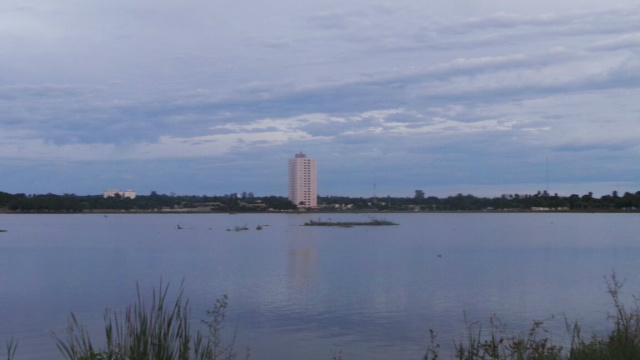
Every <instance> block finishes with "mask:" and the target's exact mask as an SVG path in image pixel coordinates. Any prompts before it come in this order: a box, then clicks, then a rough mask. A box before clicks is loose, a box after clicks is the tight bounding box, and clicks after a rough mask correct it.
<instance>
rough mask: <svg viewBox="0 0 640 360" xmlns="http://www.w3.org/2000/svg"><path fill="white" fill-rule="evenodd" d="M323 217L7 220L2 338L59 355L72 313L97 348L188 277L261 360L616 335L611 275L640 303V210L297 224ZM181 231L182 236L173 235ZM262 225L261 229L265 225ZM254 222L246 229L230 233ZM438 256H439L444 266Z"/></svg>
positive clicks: (413, 352)
mask: <svg viewBox="0 0 640 360" xmlns="http://www.w3.org/2000/svg"><path fill="white" fill-rule="evenodd" d="M318 218H322V219H323V220H329V219H332V220H335V221H338V220H339V221H345V220H366V219H367V218H368V215H360V214H343V215H336V214H322V215H318V214H314V215H279V214H259V215H246V214H239V215H220V214H215V215H209V214H198V215H186V214H185V215H173V214H172V215H168V214H158V215H142V214H140V215H124V214H123V215H108V216H106V217H105V216H104V215H0V229H7V230H8V232H6V233H0V305H1V306H0V343H2V342H4V341H5V340H8V339H10V338H12V337H13V338H17V339H18V340H19V342H20V344H19V348H18V355H19V359H26V360H30V359H45V358H46V359H61V356H60V355H58V352H57V349H56V348H55V344H54V342H53V341H52V339H51V336H50V332H51V331H61V330H63V329H64V327H65V324H66V321H67V316H68V314H69V312H70V311H73V312H74V313H76V314H77V315H78V317H79V318H80V319H81V321H82V322H83V323H84V324H86V325H87V327H88V328H89V329H90V331H91V332H92V333H93V334H94V337H98V338H101V337H102V336H103V334H102V327H101V325H102V323H103V320H102V314H103V312H104V309H105V307H109V308H112V309H115V310H120V309H124V308H125V307H126V305H127V304H129V303H131V302H133V301H134V300H135V286H136V283H139V284H140V286H141V287H142V290H143V292H145V293H149V292H150V291H151V289H152V288H153V287H154V286H155V287H157V285H158V284H159V282H160V280H161V279H162V280H163V281H164V282H169V283H171V284H172V287H173V288H174V289H176V288H178V285H179V283H180V282H181V281H182V280H183V279H184V287H185V292H186V295H187V296H188V297H189V298H190V301H191V304H192V313H193V316H194V318H195V319H201V318H204V314H205V310H206V309H207V308H208V307H210V304H212V303H213V301H214V300H215V299H216V298H217V297H219V296H221V295H223V294H228V295H229V297H230V307H229V309H228V321H229V323H228V327H229V328H230V329H231V330H232V329H234V328H237V334H238V338H239V343H240V344H239V348H240V349H243V348H244V347H245V346H246V345H249V346H250V347H251V358H252V359H264V360H276V359H278V360H279V359H285V360H286V359H312V360H313V359H330V358H331V355H332V354H333V353H334V352H336V351H337V350H338V349H341V351H342V354H343V357H344V358H345V360H354V359H355V360H358V359H368V360H369V359H421V357H422V356H423V355H424V351H425V349H426V345H427V341H426V339H427V333H428V329H430V328H433V329H435V330H436V331H437V333H438V334H439V338H440V342H442V343H443V346H444V347H445V348H447V346H448V345H449V343H450V342H451V339H452V337H457V336H459V334H460V332H461V329H462V328H463V327H464V313H466V316H467V319H468V320H469V321H476V320H482V321H486V320H487V319H488V317H489V316H491V315H492V314H497V315H498V316H499V317H500V319H501V320H502V322H503V323H505V324H506V325H507V326H508V327H509V328H511V329H516V330H519V329H525V328H527V327H528V326H529V325H530V324H531V321H532V320H540V319H546V318H548V317H550V316H551V315H554V316H555V317H556V319H555V320H552V321H549V322H547V323H546V327H547V328H548V329H550V330H552V331H553V334H554V338H557V339H559V340H561V339H562V337H563V336H564V319H563V317H564V316H566V317H568V318H569V319H571V320H579V321H580V322H581V323H582V324H583V325H584V328H585V331H589V330H593V331H603V330H605V329H607V322H606V312H607V311H608V310H609V309H610V306H609V305H610V301H609V298H608V297H607V294H606V284H605V280H604V276H605V275H608V274H611V272H612V271H613V270H615V271H616V272H617V273H618V275H619V277H621V278H626V279H627V282H626V285H625V288H624V290H625V294H632V293H636V294H640V241H639V239H638V233H639V230H640V215H637V214H389V215H384V218H385V219H389V220H392V221H395V222H397V223H399V224H400V225H399V226H388V227H373V228H372V227H354V228H329V227H302V226H300V225H301V224H303V223H304V222H305V221H307V220H309V219H318ZM178 224H179V225H181V226H182V228H183V229H182V230H179V229H178V228H177V225H178ZM258 224H262V225H268V226H265V227H264V228H263V230H262V231H257V230H255V227H256V225H258ZM242 225H247V226H249V227H250V229H251V230H249V231H241V232H235V231H227V228H233V227H235V226H242ZM439 255H440V256H439Z"/></svg>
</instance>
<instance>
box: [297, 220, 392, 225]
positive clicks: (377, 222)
mask: <svg viewBox="0 0 640 360" xmlns="http://www.w3.org/2000/svg"><path fill="white" fill-rule="evenodd" d="M387 225H398V224H396V223H394V222H392V221H388V220H377V219H372V220H369V221H347V222H343V221H321V220H318V221H315V220H309V221H308V222H306V223H304V226H338V227H353V226H387Z"/></svg>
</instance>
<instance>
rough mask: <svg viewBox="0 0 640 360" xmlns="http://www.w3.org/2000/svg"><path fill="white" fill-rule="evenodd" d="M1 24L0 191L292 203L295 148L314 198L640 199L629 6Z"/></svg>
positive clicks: (634, 32)
mask: <svg viewBox="0 0 640 360" xmlns="http://www.w3.org/2000/svg"><path fill="white" fill-rule="evenodd" d="M0 24H2V25H0V47H1V48H2V49H5V52H6V56H2V57H0V67H1V68H2V69H3V71H2V76H0V109H2V111H0V175H1V176H0V191H5V192H9V193H28V194H31V193H37V194H44V193H49V192H51V193H56V194H64V193H76V194H79V195H89V194H101V193H102V192H103V191H104V189H112V188H118V189H135V190H136V192H137V193H138V194H139V195H146V194H149V193H150V192H151V191H156V192H158V193H163V194H169V193H172V192H174V193H177V194H194V195H205V194H206V195H215V194H229V193H241V192H243V191H246V192H253V193H255V194H257V195H267V194H271V195H279V196H285V197H286V196H287V191H288V178H287V165H286V159H288V158H290V156H291V154H295V153H296V152H298V151H299V150H300V149H304V151H305V153H307V154H313V157H314V158H316V159H318V172H319V173H320V174H321V176H320V179H319V181H320V183H321V184H322V186H321V188H320V189H319V191H320V195H345V196H362V197H370V196H373V193H374V184H375V187H376V194H377V195H378V196H379V197H383V196H387V195H391V196H413V192H414V190H416V189H420V190H423V191H424V192H425V194H426V195H427V196H429V195H433V196H449V195H454V194H457V193H465V194H473V195H476V196H499V195H501V194H509V193H520V194H526V193H529V194H531V193H535V192H537V191H540V190H547V188H548V191H549V192H550V193H556V192H557V193H559V194H561V195H569V194H572V193H577V194H585V193H588V192H593V193H594V194H595V195H597V196H602V195H605V194H610V193H611V192H612V191H614V190H616V191H618V192H620V193H624V192H626V191H629V192H635V191H638V190H639V189H640V172H639V171H638V163H639V160H640V146H639V145H638V139H640V126H639V125H638V114H639V113H640V104H639V102H638V100H637V99H639V98H640V60H638V59H640V56H639V55H640V4H638V3H637V2H636V1H634V0H607V1H605V0H566V1H562V2H558V1H550V0H537V1H533V0H524V1H517V2H506V1H501V0H483V1H480V2H478V1H468V0H435V1H430V2H415V1H410V0H396V1H386V0H381V1H374V2H371V1H369V0H342V1H338V0H320V1H315V2H307V1H299V2H284V1H283V0H273V1H270V2H260V1H256V0H248V1H245V2H242V3H238V2H231V1H222V2H211V1H202V0H194V1H192V2H190V3H189V6H187V7H185V6H184V5H183V4H179V3H171V2H153V3H147V2H130V1H122V0H114V1H109V2H101V3H88V2H85V1H80V0H69V1H67V2H65V3H57V2H51V1H44V0H33V1H29V3H28V4H25V3H24V2H23V1H18V0H7V1H5V2H3V6H2V8H1V9H0ZM547 159H548V162H547ZM547 164H548V165H547ZM547 169H548V170H547ZM547 174H548V175H547ZM547 184H548V185H547Z"/></svg>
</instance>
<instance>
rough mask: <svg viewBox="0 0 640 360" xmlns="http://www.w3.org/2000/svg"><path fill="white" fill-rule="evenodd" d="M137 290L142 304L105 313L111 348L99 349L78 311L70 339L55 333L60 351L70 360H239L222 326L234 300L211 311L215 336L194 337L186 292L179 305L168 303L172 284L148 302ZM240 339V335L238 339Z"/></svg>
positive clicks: (219, 302) (70, 326) (71, 323)
mask: <svg viewBox="0 0 640 360" xmlns="http://www.w3.org/2000/svg"><path fill="white" fill-rule="evenodd" d="M136 289H137V301H136V303H134V304H133V305H130V306H128V307H127V309H126V311H125V312H124V314H120V315H118V314H117V313H113V312H111V311H110V310H106V311H105V334H106V348H104V349H99V350H96V349H95V347H94V345H93V343H92V341H91V337H90V336H89V333H88V332H87V331H86V329H85V328H84V327H83V326H82V325H81V324H80V323H79V321H78V319H77V318H76V316H75V315H74V314H73V313H72V314H71V315H70V317H69V323H68V326H67V332H66V337H64V338H61V337H58V336H57V335H56V334H54V339H55V341H56V344H57V346H58V349H59V350H60V352H61V353H62V354H63V355H64V356H65V358H66V359H68V360H235V359H237V353H236V352H235V351H234V349H233V341H232V342H231V343H230V344H228V345H222V340H221V336H222V328H223V326H222V323H223V320H224V318H225V310H226V308H227V300H228V298H227V297H226V295H225V296H223V297H222V298H221V299H218V300H217V301H216V303H215V305H214V308H213V310H211V311H208V312H207V315H208V316H209V320H207V321H204V323H205V324H206V325H207V326H208V327H209V334H207V336H204V335H203V334H202V333H201V332H200V331H198V332H196V333H194V334H192V332H191V323H190V312H189V301H188V300H184V299H183V288H182V286H181V287H180V291H179V293H178V295H177V298H176V300H175V301H174V302H173V303H169V302H168V301H167V294H168V291H169V286H168V285H167V286H163V285H162V283H161V284H160V287H159V289H158V290H157V291H155V290H154V291H153V295H152V298H151V303H150V304H147V303H146V302H145V301H144V300H143V297H142V295H141V293H140V288H139V287H136ZM234 341H235V336H234ZM248 356H249V355H248V352H247V358H248Z"/></svg>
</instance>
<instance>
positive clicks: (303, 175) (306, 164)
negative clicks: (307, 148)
mask: <svg viewBox="0 0 640 360" xmlns="http://www.w3.org/2000/svg"><path fill="white" fill-rule="evenodd" d="M289 200H291V202H293V203H294V204H296V205H297V206H299V207H317V206H318V166H317V162H316V159H313V158H308V157H307V156H306V155H305V154H303V153H302V152H300V153H299V154H296V157H295V158H293V159H289Z"/></svg>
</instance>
